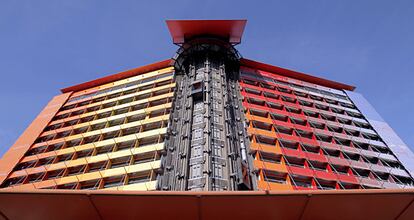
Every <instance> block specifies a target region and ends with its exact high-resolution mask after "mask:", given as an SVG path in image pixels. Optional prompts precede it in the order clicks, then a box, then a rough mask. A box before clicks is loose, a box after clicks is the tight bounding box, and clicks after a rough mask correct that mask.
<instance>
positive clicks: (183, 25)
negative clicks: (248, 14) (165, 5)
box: [166, 20, 247, 44]
mask: <svg viewBox="0 0 414 220" xmlns="http://www.w3.org/2000/svg"><path fill="white" fill-rule="evenodd" d="M166 22H167V26H168V29H169V30H170V33H171V37H172V39H173V42H174V43H175V44H182V43H184V41H185V39H189V38H192V37H195V36H201V35H210V36H218V37H221V38H224V39H228V41H229V42H230V43H232V44H238V43H240V42H241V37H242V35H243V31H244V27H245V25H246V22H247V20H167V21H166Z"/></svg>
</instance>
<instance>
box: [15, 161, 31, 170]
mask: <svg viewBox="0 0 414 220" xmlns="http://www.w3.org/2000/svg"><path fill="white" fill-rule="evenodd" d="M35 164H36V160H32V161H29V162H24V163H20V164H19V165H17V166H16V168H14V170H15V171H17V170H23V169H27V168H31V167H34V166H35Z"/></svg>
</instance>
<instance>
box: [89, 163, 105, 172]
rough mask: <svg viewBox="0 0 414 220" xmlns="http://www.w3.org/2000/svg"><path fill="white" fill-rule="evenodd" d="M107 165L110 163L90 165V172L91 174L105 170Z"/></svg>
mask: <svg viewBox="0 0 414 220" xmlns="http://www.w3.org/2000/svg"><path fill="white" fill-rule="evenodd" d="M107 164H108V161H102V162H97V163H92V164H89V165H88V172H89V173H91V172H96V171H101V170H105V169H106V166H107Z"/></svg>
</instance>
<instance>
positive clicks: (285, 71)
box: [240, 58, 355, 91]
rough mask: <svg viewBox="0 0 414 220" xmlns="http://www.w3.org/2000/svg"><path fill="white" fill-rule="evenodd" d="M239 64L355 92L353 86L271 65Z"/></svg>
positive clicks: (255, 62)
mask: <svg viewBox="0 0 414 220" xmlns="http://www.w3.org/2000/svg"><path fill="white" fill-rule="evenodd" d="M240 64H241V66H245V67H250V68H255V69H259V70H263V71H267V72H271V73H276V74H279V75H282V76H286V77H291V78H294V79H299V80H303V81H306V82H310V83H315V84H318V85H321V86H326V87H329V88H333V89H340V90H341V89H344V90H349V91H354V90H355V86H351V85H347V84H344V83H340V82H336V81H332V80H328V79H323V78H320V77H316V76H311V75H308V74H305V73H301V72H297V71H294V70H289V69H285V68H282V67H278V66H272V65H269V64H265V63H261V62H257V61H254V60H249V59H245V58H241V59H240Z"/></svg>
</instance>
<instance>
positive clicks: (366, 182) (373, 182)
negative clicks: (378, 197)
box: [359, 178, 381, 187]
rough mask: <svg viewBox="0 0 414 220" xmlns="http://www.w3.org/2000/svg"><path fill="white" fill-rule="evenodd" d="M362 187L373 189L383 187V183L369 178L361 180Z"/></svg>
mask: <svg viewBox="0 0 414 220" xmlns="http://www.w3.org/2000/svg"><path fill="white" fill-rule="evenodd" d="M359 182H360V184H361V185H366V186H372V187H381V183H380V182H379V181H378V180H374V179H369V178H359Z"/></svg>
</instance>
